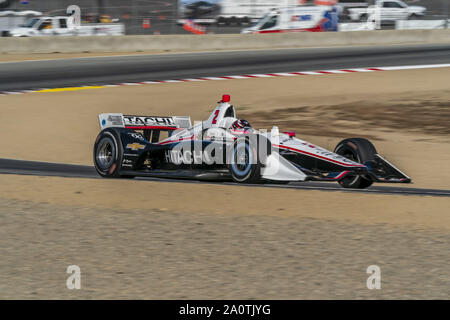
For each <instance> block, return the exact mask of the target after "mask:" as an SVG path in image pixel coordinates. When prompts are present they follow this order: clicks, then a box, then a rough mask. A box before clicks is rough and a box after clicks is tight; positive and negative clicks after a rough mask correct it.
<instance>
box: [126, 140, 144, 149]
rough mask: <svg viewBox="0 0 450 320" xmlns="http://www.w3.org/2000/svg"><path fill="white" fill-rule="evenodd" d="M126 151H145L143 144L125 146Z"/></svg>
mask: <svg viewBox="0 0 450 320" xmlns="http://www.w3.org/2000/svg"><path fill="white" fill-rule="evenodd" d="M127 149H131V150H133V151H136V150H139V149H141V150H142V149H145V146H144V145H143V144H140V143H137V142H134V143H129V144H127Z"/></svg>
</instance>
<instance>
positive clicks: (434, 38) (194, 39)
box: [0, 29, 450, 53]
mask: <svg viewBox="0 0 450 320" xmlns="http://www.w3.org/2000/svg"><path fill="white" fill-rule="evenodd" d="M449 42H450V29H443V30H377V31H354V32H301V33H279V34H225V35H216V34H206V35H156V36H154V35H151V36H105V37H103V36H85V37H81V36H80V37H31V38H0V53H54V52H60V53H80V52H104V53H105V52H165V51H214V50H239V49H270V48H294V47H297V48H298V47H327V46H349V45H389V44H419V43H449Z"/></svg>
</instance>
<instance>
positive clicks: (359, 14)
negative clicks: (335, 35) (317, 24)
mask: <svg viewBox="0 0 450 320" xmlns="http://www.w3.org/2000/svg"><path fill="white" fill-rule="evenodd" d="M347 10H348V16H349V18H350V20H352V21H367V19H369V18H370V17H371V16H373V15H379V19H380V20H381V21H397V20H406V19H410V18H414V17H421V16H424V15H425V12H426V8H425V7H422V6H408V5H407V4H406V3H404V2H403V1H400V0H377V1H376V2H375V5H374V6H369V7H367V8H349V9H347Z"/></svg>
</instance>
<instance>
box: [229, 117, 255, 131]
mask: <svg viewBox="0 0 450 320" xmlns="http://www.w3.org/2000/svg"><path fill="white" fill-rule="evenodd" d="M251 127H252V126H251V125H250V123H249V122H248V121H247V120H244V119H240V120H236V121H234V122H233V124H232V125H231V128H232V129H234V130H246V129H250V128H251Z"/></svg>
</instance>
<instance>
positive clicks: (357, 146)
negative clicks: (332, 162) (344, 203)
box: [334, 138, 377, 189]
mask: <svg viewBox="0 0 450 320" xmlns="http://www.w3.org/2000/svg"><path fill="white" fill-rule="evenodd" d="M334 153H336V154H338V155H341V156H343V157H345V158H347V159H350V160H352V161H355V162H358V163H361V164H364V163H366V162H367V161H373V160H374V156H375V155H376V154H377V150H376V149H375V146H374V145H373V144H372V143H371V142H370V141H369V140H367V139H364V138H349V139H345V140H342V141H341V142H339V143H338V144H337V146H336V148H335V149H334ZM372 183H373V180H372V179H371V178H370V177H366V176H360V175H348V176H346V177H345V178H344V179H341V180H339V184H340V185H341V186H342V187H343V188H352V189H366V188H368V187H370V186H371V185H372Z"/></svg>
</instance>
